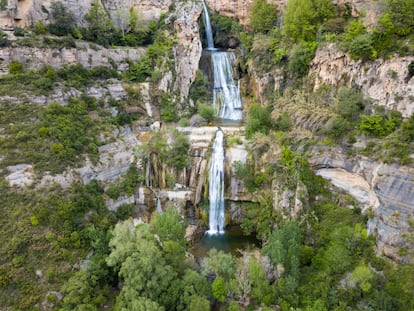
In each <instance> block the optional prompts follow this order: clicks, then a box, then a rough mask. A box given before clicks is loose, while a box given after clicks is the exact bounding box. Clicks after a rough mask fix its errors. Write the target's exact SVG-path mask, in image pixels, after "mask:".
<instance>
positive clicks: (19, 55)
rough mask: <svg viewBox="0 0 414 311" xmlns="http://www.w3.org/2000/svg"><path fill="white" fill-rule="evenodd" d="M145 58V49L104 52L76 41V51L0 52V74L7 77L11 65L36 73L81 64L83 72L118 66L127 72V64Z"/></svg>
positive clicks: (25, 49)
mask: <svg viewBox="0 0 414 311" xmlns="http://www.w3.org/2000/svg"><path fill="white" fill-rule="evenodd" d="M143 54H145V48H121V47H120V48H113V49H107V48H104V47H102V46H98V45H96V44H93V45H90V44H88V43H86V42H82V41H78V42H77V47H76V48H61V49H57V48H47V47H46V48H35V47H6V48H2V49H0V74H7V73H8V71H9V70H8V68H9V65H10V63H11V62H12V61H18V62H20V63H21V64H23V66H24V68H25V69H27V70H39V69H41V68H42V67H44V66H46V65H48V66H52V67H53V68H55V69H58V68H61V67H63V66H64V65H75V64H81V65H82V66H83V67H85V68H92V67H97V66H107V67H109V66H112V64H116V65H117V69H118V70H119V71H125V70H126V69H128V61H132V62H135V61H137V60H138V59H140V58H141V56H142V55H143Z"/></svg>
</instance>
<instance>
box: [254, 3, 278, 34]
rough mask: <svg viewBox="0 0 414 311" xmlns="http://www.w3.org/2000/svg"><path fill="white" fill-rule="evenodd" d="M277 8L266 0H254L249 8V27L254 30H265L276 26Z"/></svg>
mask: <svg viewBox="0 0 414 311" xmlns="http://www.w3.org/2000/svg"><path fill="white" fill-rule="evenodd" d="M277 15H278V12H277V8H276V6H275V5H273V4H271V3H267V2H266V0H254V1H253V4H252V7H251V9H250V27H251V28H252V29H253V31H255V32H267V31H269V30H271V29H272V28H273V27H275V26H276V23H277Z"/></svg>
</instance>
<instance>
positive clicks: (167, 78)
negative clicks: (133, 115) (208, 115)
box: [159, 1, 202, 113]
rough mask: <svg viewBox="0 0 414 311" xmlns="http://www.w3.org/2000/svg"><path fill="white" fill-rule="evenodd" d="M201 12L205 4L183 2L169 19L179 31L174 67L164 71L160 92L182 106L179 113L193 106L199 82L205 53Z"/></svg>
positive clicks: (177, 33)
mask: <svg viewBox="0 0 414 311" xmlns="http://www.w3.org/2000/svg"><path fill="white" fill-rule="evenodd" d="M201 11H202V3H201V2H193V1H186V2H179V3H177V4H176V9H175V11H174V12H173V13H171V14H170V16H169V17H168V18H167V19H166V23H167V24H171V25H172V26H173V28H174V30H175V32H176V36H177V43H176V44H174V46H173V66H174V67H173V68H169V70H167V71H164V76H163V78H162V79H161V81H160V83H159V89H160V90H162V91H164V92H168V93H169V94H170V96H171V97H172V99H173V100H174V101H176V102H177V103H178V104H179V107H178V111H179V113H183V112H185V110H188V109H189V108H190V106H192V103H191V102H190V101H189V99H188V94H189V90H190V86H191V84H192V83H193V82H194V80H195V77H196V73H197V70H198V63H199V61H200V57H201V52H202V46H201V41H200V35H199V26H198V19H199V17H200V14H201Z"/></svg>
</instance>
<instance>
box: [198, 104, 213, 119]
mask: <svg viewBox="0 0 414 311" xmlns="http://www.w3.org/2000/svg"><path fill="white" fill-rule="evenodd" d="M198 113H199V114H200V116H201V117H202V118H203V119H205V120H206V121H207V122H211V121H213V119H214V108H213V106H212V105H208V104H200V105H198Z"/></svg>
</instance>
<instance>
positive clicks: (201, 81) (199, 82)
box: [189, 70, 208, 103]
mask: <svg viewBox="0 0 414 311" xmlns="http://www.w3.org/2000/svg"><path fill="white" fill-rule="evenodd" d="M207 90H208V80H207V78H206V77H205V76H204V74H203V73H202V71H200V70H197V75H196V78H195V80H194V82H193V83H192V84H191V87H190V93H189V96H190V98H191V99H192V100H193V101H194V103H197V102H198V101H200V102H205V101H206V100H207V95H208V94H207Z"/></svg>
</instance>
